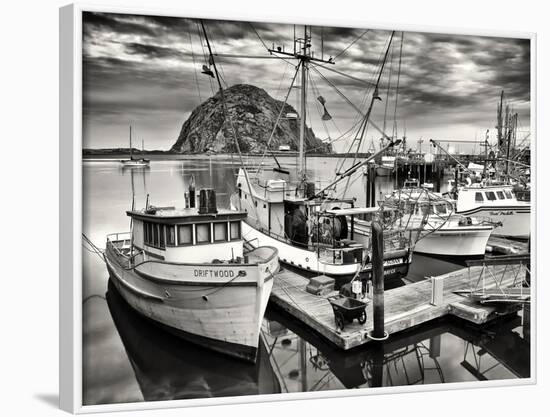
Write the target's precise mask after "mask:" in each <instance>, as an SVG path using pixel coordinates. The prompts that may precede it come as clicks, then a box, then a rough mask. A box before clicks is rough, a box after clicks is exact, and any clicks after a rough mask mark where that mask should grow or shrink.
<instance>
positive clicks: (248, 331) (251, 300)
mask: <svg viewBox="0 0 550 417" xmlns="http://www.w3.org/2000/svg"><path fill="white" fill-rule="evenodd" d="M105 260H106V264H107V268H108V270H109V274H110V276H111V278H112V281H113V283H114V285H115V287H116V288H117V290H118V291H119V293H120V294H121V295H122V297H123V298H124V299H125V300H126V302H127V303H128V304H129V305H130V306H131V307H132V308H133V309H135V310H136V311H137V312H139V313H140V314H142V315H143V316H145V317H147V318H149V319H151V320H153V321H155V322H157V323H159V324H161V325H162V326H163V327H165V328H166V329H168V330H169V331H170V332H172V333H174V334H176V335H177V336H180V337H182V338H184V339H186V340H189V341H191V342H194V343H197V344H200V345H202V346H205V347H208V348H210V349H213V350H215V351H218V352H222V353H225V354H228V355H230V356H234V357H238V358H241V359H245V360H248V361H255V359H256V354H257V347H258V341H259V331H260V326H261V321H262V318H263V315H264V312H265V309H266V307H267V302H268V299H269V295H270V293H271V288H272V286H273V274H274V273H275V272H276V270H277V268H278V266H277V265H278V262H277V256H275V257H274V258H273V259H270V260H269V261H267V262H265V263H261V264H258V265H247V264H234V265H231V266H232V268H227V265H224V266H223V268H224V269H223V271H224V272H223V273H222V274H221V275H222V276H221V277H220V276H218V277H214V272H215V271H221V270H222V269H221V268H222V266H220V265H219V264H213V265H207V264H202V265H201V264H198V265H192V264H170V263H164V262H144V263H142V264H141V266H140V265H139V262H137V263H136V265H137V266H136V267H135V268H131V269H129V268H126V267H125V265H124V262H121V260H120V256H119V255H118V254H116V252H115V251H114V250H113V249H109V246H108V249H107V251H106V254H105ZM159 265H161V266H162V267H161V268H157V267H158V266H159ZM144 266H145V267H144ZM159 269H160V273H159V271H158V270H159ZM241 271H243V273H241ZM152 272H157V274H156V275H155V274H153V273H152ZM231 272H232V273H231ZM218 275H220V273H219V272H218Z"/></svg>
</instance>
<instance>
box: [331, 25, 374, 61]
mask: <svg viewBox="0 0 550 417" xmlns="http://www.w3.org/2000/svg"><path fill="white" fill-rule="evenodd" d="M369 30H370V29H367V30H365V31H364V32H363V33H361V34H360V35H359V36H358V37H357V38H355V40H354V41H353V42H352V43H350V44H349V45H348V46H346V47H345V48H344V49H343V50H342V51H340V52H339V53H338V54H337V55H336V56H335V57H334V58H333V60H334V61H336V58H338V57H339V56H340V55H342V54H343V53H344V52H346V51H347V50H348V49H349V48H351V47H352V46H353V45H354V44H355V43H356V42H357V41H358V40H359V39H361V38H362V37H363V36H365V35H366V34H367V33H368V32H369Z"/></svg>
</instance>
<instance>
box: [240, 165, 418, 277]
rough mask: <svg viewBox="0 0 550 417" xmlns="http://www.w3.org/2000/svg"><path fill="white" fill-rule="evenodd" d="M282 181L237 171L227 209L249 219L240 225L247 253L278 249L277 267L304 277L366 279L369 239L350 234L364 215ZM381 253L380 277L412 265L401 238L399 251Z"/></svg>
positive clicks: (344, 203)
mask: <svg viewBox="0 0 550 417" xmlns="http://www.w3.org/2000/svg"><path fill="white" fill-rule="evenodd" d="M285 176H286V175H285V174H284V173H280V172H277V171H272V172H269V171H262V172H261V173H259V174H256V173H250V172H246V171H245V170H244V169H241V170H240V171H239V174H238V177H237V188H238V192H237V194H234V195H233V196H232V197H231V204H232V206H233V207H234V208H236V209H239V210H244V211H246V212H247V213H248V216H247V217H246V219H244V221H243V238H244V239H245V241H246V242H248V243H249V244H250V246H251V247H256V246H265V245H267V246H273V247H275V248H277V249H278V251H279V259H280V261H281V262H283V263H285V264H287V265H289V266H291V267H294V268H297V269H299V270H302V271H304V272H307V273H311V274H314V275H319V274H322V275H328V276H332V277H335V278H340V279H344V280H346V279H350V278H352V277H353V276H354V275H355V274H358V273H359V274H362V277H363V278H365V279H370V277H371V276H372V264H371V255H372V253H371V249H370V248H371V245H370V238H368V239H365V236H358V235H357V234H356V233H355V218H356V216H357V215H359V214H360V213H362V211H364V210H368V209H366V208H360V207H354V206H353V205H354V200H353V199H327V198H324V197H315V196H314V193H315V191H314V186H313V184H312V183H309V184H310V185H309V186H307V187H306V189H305V190H304V189H302V190H300V188H299V187H297V186H296V184H293V183H292V182H291V181H288V177H287V180H285V179H284V177H285ZM277 177H278V178H277ZM247 181H248V184H249V185H250V187H248V186H247ZM250 192H252V194H251V193H250ZM358 237H359V239H360V240H358V239H357V238H358ZM386 247H387V250H386V251H385V253H384V264H385V271H384V272H385V277H386V278H387V279H391V278H397V277H402V276H404V275H406V274H407V272H408V268H409V264H410V262H411V252H410V250H409V244H408V240H407V239H405V238H404V237H403V238H402V239H401V240H400V241H399V245H397V246H392V247H390V246H388V245H386Z"/></svg>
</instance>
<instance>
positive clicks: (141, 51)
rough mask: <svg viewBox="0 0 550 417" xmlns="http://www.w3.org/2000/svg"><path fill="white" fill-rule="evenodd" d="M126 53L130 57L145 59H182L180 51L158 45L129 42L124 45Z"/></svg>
mask: <svg viewBox="0 0 550 417" xmlns="http://www.w3.org/2000/svg"><path fill="white" fill-rule="evenodd" d="M124 46H125V48H126V51H127V52H128V53H129V54H132V55H141V56H143V57H144V58H146V59H155V58H182V57H183V56H184V55H183V54H182V53H181V51H179V50H177V49H174V48H167V47H164V46H159V45H146V44H143V43H137V42H130V43H125V44H124Z"/></svg>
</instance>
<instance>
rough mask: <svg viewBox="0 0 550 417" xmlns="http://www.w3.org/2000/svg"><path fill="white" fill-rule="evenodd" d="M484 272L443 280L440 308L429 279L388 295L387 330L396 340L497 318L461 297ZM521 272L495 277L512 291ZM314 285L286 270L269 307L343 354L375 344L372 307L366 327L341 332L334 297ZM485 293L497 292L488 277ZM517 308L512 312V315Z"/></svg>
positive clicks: (506, 268)
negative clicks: (412, 331)
mask: <svg viewBox="0 0 550 417" xmlns="http://www.w3.org/2000/svg"><path fill="white" fill-rule="evenodd" d="M481 268H482V267H481V266H473V267H470V268H464V269H461V270H458V271H453V272H451V273H448V274H444V275H441V276H440V277H438V279H443V280H444V285H443V299H444V302H443V303H441V304H440V305H433V304H431V295H432V281H431V279H430V278H428V279H426V280H424V281H419V282H416V283H412V284H408V285H405V286H402V287H398V288H394V289H391V290H387V291H386V292H385V294H384V314H385V330H386V331H387V332H388V333H389V334H390V335H391V334H394V333H397V332H400V331H403V330H406V329H409V328H411V327H414V326H417V325H419V324H422V323H425V322H427V321H430V320H434V319H436V318H439V317H443V316H445V315H447V314H452V315H455V316H457V317H460V318H463V319H466V320H468V321H471V322H474V323H478V324H481V323H484V322H486V321H489V320H491V319H492V318H494V317H495V313H496V312H497V308H496V307H494V306H490V305H478V304H474V303H472V302H469V301H468V299H467V298H466V297H465V296H464V295H460V294H457V293H456V292H457V291H464V290H472V289H473V288H474V286H475V281H476V280H477V277H478V276H479V274H480V272H481ZM517 268H519V266H517V267H515V266H510V265H497V266H494V267H492V269H491V270H492V273H493V275H494V276H496V277H498V279H499V280H500V281H499V282H500V285H502V286H508V285H511V284H513V283H514V280H515V279H517V272H518V269H517ZM308 282H309V280H308V279H307V278H304V277H302V276H300V275H298V274H296V273H295V272H292V271H288V270H281V271H280V272H279V273H278V274H277V275H276V276H275V280H274V284H273V290H272V293H271V298H270V301H271V302H272V303H273V304H275V305H277V306H278V307H279V308H281V309H283V310H284V311H286V312H288V313H289V314H291V315H292V316H293V317H295V318H296V319H298V320H299V321H301V322H302V323H304V324H305V325H307V326H308V327H310V328H311V329H313V330H315V331H316V332H317V333H319V334H321V335H322V336H324V337H325V338H326V339H328V340H330V341H331V342H332V343H334V344H335V345H337V346H339V347H340V348H342V349H344V350H348V349H351V348H353V347H356V346H360V345H363V344H365V343H368V342H370V341H371V339H369V338H368V336H367V335H368V333H369V332H370V331H372V329H373V315H372V302H370V300H369V304H368V306H367V321H366V323H365V324H363V325H361V324H359V323H358V322H357V321H354V322H353V323H348V324H346V327H345V329H344V330H343V331H340V330H339V329H338V328H337V327H336V324H335V321H334V314H333V311H332V306H331V305H330V303H329V301H328V299H327V298H328V297H330V296H331V295H334V294H335V293H332V294H329V295H325V296H317V295H313V294H310V293H308V292H307V291H306V290H305V287H306V285H307V284H308ZM485 286H486V288H494V287H496V286H497V284H496V282H494V280H493V279H492V278H490V277H489V276H486V279H485ZM512 308H513V306H511V307H510V309H512Z"/></svg>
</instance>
